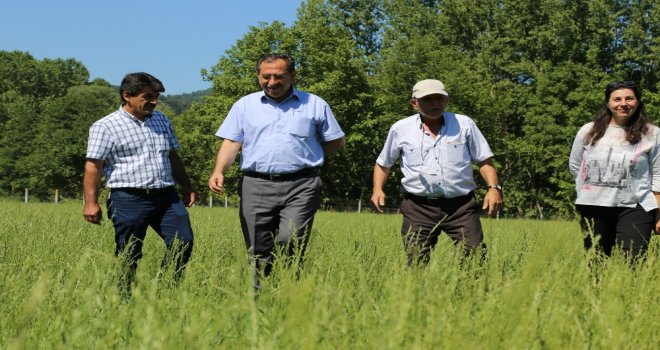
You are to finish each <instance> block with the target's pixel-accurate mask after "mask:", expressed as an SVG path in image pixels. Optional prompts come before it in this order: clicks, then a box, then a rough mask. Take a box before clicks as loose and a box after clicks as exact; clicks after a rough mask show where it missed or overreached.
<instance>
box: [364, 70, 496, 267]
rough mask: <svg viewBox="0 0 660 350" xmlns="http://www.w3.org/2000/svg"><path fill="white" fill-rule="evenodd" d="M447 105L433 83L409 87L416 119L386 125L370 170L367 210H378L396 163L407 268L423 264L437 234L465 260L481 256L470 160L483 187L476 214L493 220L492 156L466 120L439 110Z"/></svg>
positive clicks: (441, 88)
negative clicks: (483, 213)
mask: <svg viewBox="0 0 660 350" xmlns="http://www.w3.org/2000/svg"><path fill="white" fill-rule="evenodd" d="M448 99H449V97H448V95H447V92H446V91H445V86H444V84H443V83H442V82H440V81H438V80H433V79H427V80H422V81H420V82H418V83H417V84H415V86H414V87H413V91H412V100H411V104H412V106H413V108H414V109H415V110H416V111H418V112H419V113H417V114H415V115H413V116H410V117H408V118H405V119H402V120H399V121H398V122H396V123H394V125H393V126H392V127H391V128H390V131H389V134H388V135H387V140H386V141H385V147H383V150H382V152H381V153H380V155H379V156H378V159H377V160H376V165H375V167H374V174H373V195H372V196H371V204H372V205H373V206H374V207H375V208H376V210H377V211H379V212H382V207H383V206H384V205H385V193H384V192H383V186H384V185H385V181H386V180H387V177H388V175H389V173H390V168H391V167H392V165H393V164H394V162H395V161H396V160H398V159H399V158H401V172H402V173H403V179H402V180H401V188H402V191H403V194H404V199H403V201H402V202H401V207H400V211H401V214H403V225H402V227H401V234H402V235H403V240H404V246H405V249H406V253H407V255H408V264H409V265H412V264H415V263H419V262H422V263H428V261H429V254H430V251H431V249H433V247H434V246H435V245H436V243H437V241H438V235H439V234H440V232H441V231H445V232H446V233H447V235H448V236H449V237H450V238H451V239H452V240H453V241H454V242H456V243H461V244H463V246H464V248H465V251H466V253H467V254H469V253H471V252H473V251H475V250H478V249H481V250H482V252H484V251H485V244H484V243H483V232H482V228H481V222H480V221H479V205H478V204H477V201H476V200H475V198H474V190H475V189H476V187H477V185H476V183H475V181H474V178H473V175H472V163H473V162H474V163H476V164H477V165H478V166H479V172H480V173H481V176H482V177H483V179H484V181H485V182H486V184H487V186H488V192H487V193H486V197H485V198H484V202H483V206H482V209H487V210H488V215H493V214H495V213H497V212H498V211H499V210H500V209H501V208H502V196H501V191H502V187H501V186H500V185H499V182H498V180H497V172H496V171H495V166H494V165H493V160H492V157H493V152H491V150H490V147H489V146H488V143H487V142H486V139H485V138H484V136H483V135H482V134H481V131H479V129H478V128H477V126H476V125H475V123H474V121H472V119H470V118H468V117H467V116H464V115H461V114H455V113H451V112H445V109H446V108H447V103H448Z"/></svg>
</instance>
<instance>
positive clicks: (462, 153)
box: [444, 140, 470, 163]
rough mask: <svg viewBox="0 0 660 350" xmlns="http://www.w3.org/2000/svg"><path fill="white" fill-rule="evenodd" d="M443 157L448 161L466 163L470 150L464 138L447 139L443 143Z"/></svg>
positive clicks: (468, 159)
mask: <svg viewBox="0 0 660 350" xmlns="http://www.w3.org/2000/svg"><path fill="white" fill-rule="evenodd" d="M444 159H445V161H447V162H448V163H467V162H469V161H470V152H469V151H468V148H467V143H465V141H464V140H453V141H448V142H447V144H446V145H445V150H444Z"/></svg>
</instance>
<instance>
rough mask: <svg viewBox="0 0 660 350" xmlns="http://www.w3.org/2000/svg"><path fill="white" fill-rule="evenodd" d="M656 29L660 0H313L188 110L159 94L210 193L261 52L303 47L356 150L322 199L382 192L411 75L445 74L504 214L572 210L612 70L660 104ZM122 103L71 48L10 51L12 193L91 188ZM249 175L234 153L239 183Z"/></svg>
mask: <svg viewBox="0 0 660 350" xmlns="http://www.w3.org/2000/svg"><path fill="white" fill-rule="evenodd" d="M659 40H660V7H659V6H658V5H657V4H656V3H655V2H654V1H651V0H634V1H624V0H575V1H565V0H482V1H464V0H443V1H441V0H369V1H366V0H308V1H305V2H304V3H302V4H301V6H300V7H299V8H298V13H297V18H296V21H295V22H294V23H293V24H291V25H290V26H287V25H285V24H284V23H282V22H278V21H274V22H272V23H259V24H258V25H255V26H253V27H250V29H249V30H248V32H247V33H246V34H245V35H244V36H243V37H242V38H241V39H239V40H238V41H237V42H236V43H235V44H234V45H233V46H232V47H231V48H230V49H229V50H227V51H226V52H225V53H224V54H223V55H222V56H221V57H219V59H218V62H217V63H216V64H215V65H214V66H212V67H210V68H209V69H203V70H202V76H203V78H204V79H205V80H207V81H209V82H211V83H212V86H213V87H212V90H211V92H210V94H208V95H206V96H204V97H202V98H201V99H200V100H198V101H197V102H193V103H192V105H191V106H190V107H189V108H187V109H185V110H183V111H181V112H179V110H180V109H177V110H176V111H175V109H174V108H172V107H171V106H168V105H167V103H166V102H165V103H161V104H160V105H159V109H161V110H163V111H164V112H165V113H166V114H168V115H169V116H170V118H171V119H172V121H173V123H174V125H175V128H176V131H177V135H178V137H179V140H180V142H181V145H182V150H181V155H182V158H183V160H184V162H185V163H186V166H187V168H188V171H189V173H190V176H191V178H192V179H193V182H194V183H195V185H196V188H197V190H198V192H199V193H200V195H201V197H202V200H203V199H205V197H206V196H208V195H210V193H209V190H208V187H207V179H208V176H209V174H210V173H211V170H212V168H213V163H214V154H215V152H216V151H217V148H218V146H219V141H218V140H217V139H216V138H215V136H214V133H215V131H216V130H217V128H218V126H219V125H220V123H221V122H222V120H223V119H224V117H225V116H226V114H227V112H228V111H229V108H230V107H231V105H232V104H233V103H234V102H235V101H236V100H237V99H238V98H239V97H241V96H243V95H245V94H248V93H251V92H254V91H257V90H258V85H257V82H256V76H255V63H256V60H257V59H258V57H259V56H260V55H262V54H263V53H266V52H285V53H289V54H291V55H292V56H293V57H294V58H295V59H296V61H297V70H298V75H297V81H296V87H297V88H299V89H302V90H306V91H309V92H312V93H315V94H317V95H319V96H321V97H323V98H324V99H325V100H326V101H328V103H329V104H330V106H331V107H332V109H333V112H334V113H335V116H336V117H337V119H338V121H339V122H340V124H341V125H342V128H343V129H344V131H345V132H346V134H347V146H346V147H345V149H343V150H342V151H340V152H339V153H338V154H337V155H335V156H333V157H332V158H331V159H328V161H327V164H326V165H325V166H324V168H323V169H322V171H323V179H324V184H325V186H324V193H323V198H324V202H325V203H324V204H325V205H327V206H332V205H333V203H345V202H346V200H347V199H349V198H351V199H358V198H361V199H363V200H365V201H366V200H367V199H368V198H369V197H370V195H371V171H372V167H373V164H374V162H375V159H376V157H377V155H378V153H379V152H380V150H381V148H382V145H383V142H384V139H385V136H386V135H387V130H388V128H389V126H390V125H391V124H392V123H393V122H395V121H396V120H398V119H401V118H403V117H405V116H408V115H411V114H413V110H412V109H411V108H410V104H409V99H410V91H411V87H412V86H413V84H414V83H415V82H416V81H418V80H421V79H426V78H435V79H439V80H442V81H443V82H444V83H445V85H446V86H447V90H448V93H449V95H450V102H449V107H448V110H450V111H453V112H458V113H463V114H466V115H468V116H471V117H472V118H473V119H474V120H475V122H476V123H477V125H478V126H479V128H480V129H481V131H482V132H483V133H484V135H485V136H486V138H487V139H488V141H489V143H490V145H491V148H492V149H493V151H494V152H495V154H496V156H495V159H496V165H497V168H498V172H499V176H500V178H501V181H502V184H503V186H504V188H505V189H504V199H505V208H504V213H503V214H504V215H508V216H517V217H570V216H573V215H574V209H573V204H572V203H573V199H574V184H573V181H572V178H571V176H570V173H569V172H568V167H567V159H568V154H569V151H570V146H571V143H572V140H573V137H574V135H575V133H576V132H577V130H578V128H579V127H580V126H581V125H583V124H584V123H586V122H588V121H589V120H590V119H591V118H592V116H593V114H594V113H595V112H596V110H597V109H598V107H599V106H600V105H601V104H602V103H603V100H604V97H603V90H604V87H605V85H606V84H607V83H609V82H610V81H613V80H633V81H635V82H637V83H638V84H639V85H640V86H641V87H642V89H643V95H642V99H643V100H644V102H645V104H646V108H647V111H648V112H649V114H650V115H651V116H652V117H656V116H658V113H659V111H660V93H659V89H660V70H659V67H658V60H659V59H660V50H659V49H658V41H659ZM127 73H128V72H127ZM163 83H164V84H165V87H167V82H166V81H164V82H163ZM118 106H119V95H118V92H117V90H116V87H112V86H110V84H108V83H107V82H106V81H104V80H102V79H95V80H93V81H89V72H88V71H87V69H86V68H85V67H84V66H83V65H82V64H80V63H79V62H77V61H76V60H74V59H44V60H41V61H39V60H35V59H34V58H33V57H32V56H31V55H30V54H29V53H25V52H6V51H0V125H1V126H2V135H1V136H0V191H1V192H2V194H4V195H17V193H22V189H23V188H26V187H27V188H30V189H31V193H33V194H35V195H42V196H51V193H52V189H59V190H60V191H61V193H62V194H63V195H65V196H68V197H80V193H81V180H82V166H83V163H84V154H85V148H86V141H87V129H88V127H89V126H90V125H91V123H92V122H93V121H95V120H97V119H99V118H100V117H102V116H104V115H106V114H107V113H109V112H111V111H113V110H115V109H116V108H117V107H118ZM393 170H394V169H393ZM239 176H240V172H239V171H238V167H237V165H235V166H234V168H233V169H232V171H231V172H230V174H229V179H228V181H227V185H228V192H229V194H230V195H234V196H235V193H236V186H237V183H238V181H237V180H238V177H239ZM399 176H400V174H399V173H398V171H393V174H392V175H390V180H389V181H388V187H387V188H386V191H387V192H386V193H387V194H388V196H389V198H391V199H393V200H395V199H396V198H397V197H398V192H399V183H398V179H399ZM232 186H233V187H232ZM482 188H483V186H482ZM480 191H483V190H480ZM480 194H481V193H479V195H480ZM392 204H393V203H392Z"/></svg>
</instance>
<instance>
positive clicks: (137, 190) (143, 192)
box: [110, 186, 174, 195]
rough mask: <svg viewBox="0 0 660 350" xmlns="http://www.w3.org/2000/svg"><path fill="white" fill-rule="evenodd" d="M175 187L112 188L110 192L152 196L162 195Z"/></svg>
mask: <svg viewBox="0 0 660 350" xmlns="http://www.w3.org/2000/svg"><path fill="white" fill-rule="evenodd" d="M173 188H174V187H173V186H168V187H163V188H133V187H120V188H111V189H110V191H122V192H128V193H133V194H141V195H150V194H161V193H165V192H167V191H170V190H172V189H173Z"/></svg>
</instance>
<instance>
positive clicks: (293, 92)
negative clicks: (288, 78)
mask: <svg viewBox="0 0 660 350" xmlns="http://www.w3.org/2000/svg"><path fill="white" fill-rule="evenodd" d="M294 97H295V98H296V99H297V100H299V101H300V91H298V89H296V88H295V87H292V88H291V93H290V94H289V96H287V97H286V98H285V99H284V100H282V102H277V101H275V100H273V99H272V98H270V97H268V96H266V93H265V92H264V91H263V90H261V101H266V100H268V101H273V102H275V103H278V104H282V103H286V102H287V101H289V100H290V99H292V98H294Z"/></svg>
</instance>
